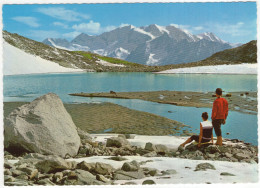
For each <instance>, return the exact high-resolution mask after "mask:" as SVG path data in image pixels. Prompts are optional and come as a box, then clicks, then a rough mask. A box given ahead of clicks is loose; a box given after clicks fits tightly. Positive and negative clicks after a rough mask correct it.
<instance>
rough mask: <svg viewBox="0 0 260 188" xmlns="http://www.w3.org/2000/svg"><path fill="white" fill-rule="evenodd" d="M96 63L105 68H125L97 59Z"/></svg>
mask: <svg viewBox="0 0 260 188" xmlns="http://www.w3.org/2000/svg"><path fill="white" fill-rule="evenodd" d="M96 62H97V63H99V64H100V65H103V66H107V67H125V65H121V64H114V63H109V62H107V61H104V60H102V59H99V60H98V61H96Z"/></svg>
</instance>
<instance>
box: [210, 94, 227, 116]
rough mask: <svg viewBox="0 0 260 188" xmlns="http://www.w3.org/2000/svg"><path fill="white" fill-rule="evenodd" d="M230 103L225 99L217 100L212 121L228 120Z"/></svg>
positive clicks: (214, 104)
mask: <svg viewBox="0 0 260 188" xmlns="http://www.w3.org/2000/svg"><path fill="white" fill-rule="evenodd" d="M227 116H228V102H227V100H226V99H224V98H217V99H216V100H215V101H214V103H213V108H212V114H211V119H212V120H214V119H227Z"/></svg>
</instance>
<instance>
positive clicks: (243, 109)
mask: <svg viewBox="0 0 260 188" xmlns="http://www.w3.org/2000/svg"><path fill="white" fill-rule="evenodd" d="M214 94H215V93H214V92H188V91H145V92H112V93H83V92H82V93H72V94H69V95H71V96H79V97H103V98H116V99H140V100H144V101H150V102H156V103H162V104H171V105H176V106H188V107H198V108H202V107H206V108H212V105H213V102H214V100H215V99H216V97H214ZM228 94H231V96H229V97H226V94H225V95H223V97H224V98H226V99H227V101H228V103H229V110H231V111H238V112H240V113H246V114H253V115H257V92H253V91H250V92H249V91H241V92H229V93H228Z"/></svg>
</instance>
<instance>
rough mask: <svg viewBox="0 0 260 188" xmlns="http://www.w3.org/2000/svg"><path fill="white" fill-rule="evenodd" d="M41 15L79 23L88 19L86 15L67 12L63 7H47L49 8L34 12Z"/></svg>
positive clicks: (71, 11)
mask: <svg viewBox="0 0 260 188" xmlns="http://www.w3.org/2000/svg"><path fill="white" fill-rule="evenodd" d="M36 11H37V12H40V13H42V14H45V15H48V16H51V17H53V18H57V19H60V20H66V21H80V20H81V19H89V18H90V16H89V15H87V14H82V13H78V12H76V11H73V10H68V9H65V8H63V7H49V8H38V9H37V10H36Z"/></svg>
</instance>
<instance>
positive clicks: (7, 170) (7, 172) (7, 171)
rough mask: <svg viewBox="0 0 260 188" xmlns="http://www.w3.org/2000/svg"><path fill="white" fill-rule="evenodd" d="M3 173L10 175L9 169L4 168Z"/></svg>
mask: <svg viewBox="0 0 260 188" xmlns="http://www.w3.org/2000/svg"><path fill="white" fill-rule="evenodd" d="M4 175H9V176H12V172H11V171H10V170H9V169H4Z"/></svg>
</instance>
